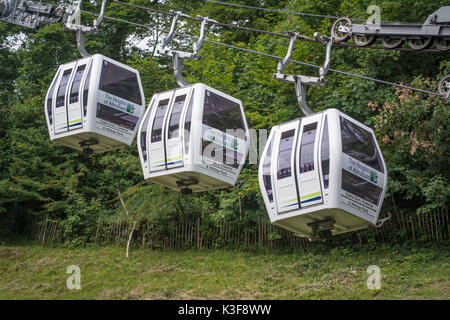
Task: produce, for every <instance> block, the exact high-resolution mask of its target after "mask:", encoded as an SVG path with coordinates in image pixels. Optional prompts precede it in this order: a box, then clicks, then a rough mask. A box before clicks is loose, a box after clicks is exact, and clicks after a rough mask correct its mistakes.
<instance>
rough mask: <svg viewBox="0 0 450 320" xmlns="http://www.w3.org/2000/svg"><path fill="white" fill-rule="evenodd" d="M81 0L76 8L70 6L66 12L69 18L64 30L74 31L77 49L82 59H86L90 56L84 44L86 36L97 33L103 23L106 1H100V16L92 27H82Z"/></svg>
mask: <svg viewBox="0 0 450 320" xmlns="http://www.w3.org/2000/svg"><path fill="white" fill-rule="evenodd" d="M82 2H83V0H79V1H78V4H77V5H76V6H71V7H70V8H69V10H68V12H69V16H68V18H67V21H66V23H65V26H66V28H68V29H70V30H75V31H76V32H77V47H78V51H79V52H80V54H81V56H82V57H83V58H87V57H89V56H90V54H89V53H88V52H87V51H86V48H85V47H84V44H85V42H86V35H87V34H88V33H98V27H99V26H100V24H101V23H102V21H103V17H104V15H105V6H106V0H102V6H101V9H100V15H99V16H98V17H97V19H95V20H94V23H93V25H94V26H93V27H88V26H84V25H82V24H81V4H82Z"/></svg>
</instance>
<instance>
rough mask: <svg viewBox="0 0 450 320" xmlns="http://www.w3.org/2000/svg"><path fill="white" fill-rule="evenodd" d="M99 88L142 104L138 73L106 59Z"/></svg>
mask: <svg viewBox="0 0 450 320" xmlns="http://www.w3.org/2000/svg"><path fill="white" fill-rule="evenodd" d="M99 89H100V90H102V91H105V92H107V93H109V94H112V95H114V96H116V97H119V98H122V99H125V100H128V101H131V102H134V103H136V104H142V96H141V91H140V88H139V82H138V78H137V74H136V73H135V72H133V71H130V70H127V69H124V68H121V67H119V66H117V65H115V64H113V63H110V62H108V61H106V60H105V61H103V66H102V73H101V76H100V84H99Z"/></svg>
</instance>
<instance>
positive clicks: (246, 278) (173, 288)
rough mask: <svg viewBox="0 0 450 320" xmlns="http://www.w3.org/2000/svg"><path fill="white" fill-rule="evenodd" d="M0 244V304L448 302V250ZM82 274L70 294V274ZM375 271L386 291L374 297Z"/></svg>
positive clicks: (382, 287) (449, 252)
mask: <svg viewBox="0 0 450 320" xmlns="http://www.w3.org/2000/svg"><path fill="white" fill-rule="evenodd" d="M124 253H125V250H124V248H121V247H90V248H86V249H67V248H52V247H43V246H39V245H32V244H31V245H30V244H28V245H14V246H11V245H0V299H446V300H448V299H449V298H450V250H449V247H440V248H439V247H431V248H404V247H392V248H389V247H383V248H378V249H375V250H373V249H371V248H370V247H362V248H360V249H358V250H355V249H349V248H335V249H327V250H322V251H320V250H305V251H298V252H294V251H292V252H267V251H266V252H249V251H245V252H243V251H238V250H233V251H232V250H219V251H201V250H186V251H155V250H150V249H132V250H131V257H130V258H129V259H125V258H124ZM70 265H77V266H79V267H80V269H81V290H69V289H68V288H67V286H66V280H67V278H68V277H69V276H70V274H67V273H66V270H67V267H68V266H70ZM370 265H377V266H379V267H380V268H381V289H379V290H369V289H367V286H366V279H367V277H368V276H369V274H367V273H366V270H367V268H368V267H369V266H370Z"/></svg>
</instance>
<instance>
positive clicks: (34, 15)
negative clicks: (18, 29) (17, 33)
mask: <svg viewBox="0 0 450 320" xmlns="http://www.w3.org/2000/svg"><path fill="white" fill-rule="evenodd" d="M66 19H67V12H66V11H65V9H64V8H63V7H61V6H55V5H53V4H49V3H44V2H40V1H28V0H0V21H4V22H8V23H12V24H15V25H19V26H22V27H26V28H31V29H37V28H39V27H42V26H44V25H47V24H50V23H53V22H59V21H65V20H66Z"/></svg>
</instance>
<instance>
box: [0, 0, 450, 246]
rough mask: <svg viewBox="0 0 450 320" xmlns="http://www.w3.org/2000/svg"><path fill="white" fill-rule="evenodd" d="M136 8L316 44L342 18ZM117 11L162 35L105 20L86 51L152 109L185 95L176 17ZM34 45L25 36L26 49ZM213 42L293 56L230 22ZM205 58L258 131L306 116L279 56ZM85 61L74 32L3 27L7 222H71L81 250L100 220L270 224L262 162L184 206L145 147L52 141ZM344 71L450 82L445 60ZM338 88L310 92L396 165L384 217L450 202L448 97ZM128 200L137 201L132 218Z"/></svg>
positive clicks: (363, 64) (342, 8)
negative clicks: (148, 178) (48, 116)
mask: <svg viewBox="0 0 450 320" xmlns="http://www.w3.org/2000/svg"><path fill="white" fill-rule="evenodd" d="M235 2H236V3H238V2H239V3H244V2H243V1H235ZM132 3H136V4H140V5H143V6H151V7H154V8H157V9H160V10H165V11H167V10H169V9H175V10H182V11H183V12H185V13H188V14H190V15H192V16H195V15H202V16H209V17H211V18H212V19H215V20H218V21H221V22H226V23H235V24H238V25H241V26H246V27H253V28H260V29H265V30H268V31H275V32H286V31H288V30H292V31H298V32H301V33H302V34H305V35H307V36H312V35H313V33H314V32H316V31H319V32H321V33H323V34H329V30H330V27H331V23H332V20H330V19H327V18H320V19H319V18H315V17H304V16H298V15H293V14H288V15H285V14H278V13H273V12H264V11H255V10H249V9H239V8H233V7H228V6H222V5H218V4H213V3H209V2H204V1H195V2H187V1H179V0H173V1H153V2H151V3H150V2H149V1H144V0H134V1H132ZM245 4H248V5H254V6H264V7H267V8H278V9H284V10H291V11H299V12H310V13H315V14H323V15H333V16H350V17H353V18H367V16H368V14H367V12H366V8H367V6H368V5H370V4H377V5H379V6H380V7H381V15H382V20H389V21H409V22H422V21H424V20H425V19H426V18H427V16H428V15H429V14H430V13H431V12H433V11H434V10H436V9H437V8H439V7H440V6H442V5H445V4H446V3H445V1H443V0H433V1H424V0H423V1H414V0H406V1H394V0H389V1H369V0H364V1H355V0H344V1H337V0H329V1H323V0H312V1H300V0H285V1H274V0H265V1H256V0H252V1H245ZM99 5H100V2H97V3H89V2H86V3H84V4H83V8H84V9H85V10H87V11H92V12H98V11H99ZM106 15H108V16H110V17H115V18H118V19H125V20H129V21H133V22H136V23H140V24H146V25H148V26H149V27H150V28H157V29H158V31H157V32H152V30H151V29H146V28H139V27H137V26H132V25H129V24H125V23H121V22H117V21H114V20H111V19H105V20H104V22H103V23H102V25H101V28H100V33H99V34H96V35H94V34H90V35H89V36H88V37H87V42H86V48H87V50H88V51H89V52H91V53H102V54H104V55H107V56H110V57H112V58H114V59H118V60H120V61H122V62H124V63H127V64H129V65H131V66H133V67H135V68H137V69H138V70H139V71H140V75H141V78H142V82H143V87H144V92H145V97H146V102H147V104H148V102H149V101H150V99H151V97H152V95H153V94H154V93H157V92H161V91H165V90H169V89H172V88H175V87H176V83H175V81H174V77H173V66H172V62H171V60H170V59H168V58H163V57H153V52H154V49H155V44H156V43H157V42H158V41H159V40H160V39H161V37H162V36H163V33H162V30H167V29H168V28H169V26H170V22H171V19H170V18H169V17H164V16H161V15H158V14H154V13H148V12H146V11H144V10H139V9H136V8H130V7H126V6H122V5H119V4H117V3H109V4H108V5H107V8H106ZM92 19H93V17H92V16H90V15H87V14H83V21H84V22H85V23H91V22H92ZM179 25H180V26H181V27H180V29H179V32H186V33H189V34H191V35H193V36H198V23H196V22H192V21H187V22H186V23H185V24H183V25H182V24H181V23H180V24H179ZM21 37H23V38H24V41H23V43H21V44H20V41H19V40H18V39H19V38H21ZM175 38H176V39H175V40H176V45H175V46H176V47H178V48H185V49H187V50H190V48H191V45H192V41H193V40H186V39H184V38H181V37H175ZM144 39H145V41H147V45H148V48H142V47H140V48H139V47H138V46H137V44H138V43H139V42H141V44H143V43H145V42H142V41H144ZM208 39H210V40H216V41H218V42H222V43H228V44H232V45H235V46H239V47H245V48H249V49H253V50H257V51H261V52H267V53H270V54H275V55H278V56H284V55H285V53H286V50H287V45H288V39H283V38H276V37H272V36H268V35H264V34H257V33H252V32H247V31H236V30H232V29H229V28H226V27H218V26H214V27H208ZM14 44H16V45H17V47H13V45H14ZM200 55H201V57H202V59H201V60H198V61H186V63H185V70H184V74H185V78H186V80H187V81H189V82H192V83H194V82H203V83H206V84H208V85H210V86H212V87H215V88H217V89H218V90H222V91H224V92H227V93H228V94H230V95H233V96H235V97H237V98H239V99H241V100H242V102H243V105H244V108H245V113H246V116H247V120H248V123H249V126H250V127H252V128H255V129H270V128H271V127H272V126H273V125H275V124H279V123H281V122H283V121H287V120H291V119H294V118H298V117H300V116H301V113H300V111H299V108H298V105H297V100H296V97H295V93H294V88H293V86H292V85H289V84H286V83H281V82H277V81H276V80H274V79H272V77H271V75H272V73H274V72H275V70H276V63H277V61H275V60H273V59H270V58H268V57H265V56H260V55H254V54H250V53H245V52H242V51H237V50H234V49H231V48H226V47H222V46H216V45H213V44H211V43H204V46H203V48H202V50H201V51H200ZM78 57H79V56H78V52H77V49H76V41H75V34H74V33H73V32H71V31H68V30H66V29H64V27H63V26H62V25H61V24H53V25H49V26H46V27H44V28H42V29H40V30H38V31H37V32H35V33H33V32H30V31H28V30H22V29H21V28H18V27H14V26H11V25H7V24H5V23H0V68H1V70H0V138H1V140H0V221H1V219H2V217H5V216H6V215H8V216H17V217H23V215H24V214H26V213H34V214H40V215H46V216H48V217H49V218H51V219H54V220H56V221H59V222H60V224H61V225H62V226H63V228H64V230H65V234H66V236H67V237H68V239H69V240H68V243H67V245H69V246H78V245H83V244H85V243H86V242H89V241H90V240H91V239H92V236H93V235H92V233H93V232H95V231H93V230H94V229H95V224H96V221H97V218H98V217H102V218H104V219H119V218H120V219H128V220H130V221H135V219H138V221H139V224H141V223H151V222H152V221H153V222H154V221H160V220H164V219H170V218H172V217H175V216H176V217H179V219H190V220H192V221H195V219H196V218H198V217H199V216H202V217H203V218H205V217H206V220H205V219H204V221H208V223H209V224H211V226H214V225H216V224H218V223H219V222H221V221H229V222H233V223H237V224H238V226H239V227H240V228H242V230H250V229H254V228H255V226H254V221H255V218H256V217H257V216H258V215H266V212H265V208H264V205H263V203H262V199H261V196H260V190H259V185H258V179H257V166H256V165H249V164H246V165H245V167H244V169H243V171H242V174H241V177H240V178H242V179H245V182H244V183H243V185H242V186H241V187H240V189H233V190H220V191H211V192H205V193H203V194H199V195H195V196H193V197H182V196H181V195H179V194H177V193H175V192H173V191H170V190H168V189H165V188H163V187H160V186H157V185H153V184H150V183H146V182H143V181H142V180H143V178H142V173H141V168H140V163H139V160H138V156H137V154H138V153H137V150H136V145H135V144H133V145H132V147H130V148H123V149H121V150H117V151H113V152H108V153H105V154H100V155H95V156H92V157H87V156H85V155H83V154H81V153H79V152H77V151H73V150H71V149H68V148H66V147H63V146H60V145H58V144H55V143H51V142H50V141H49V139H48V133H47V128H46V122H45V116H44V112H43V102H44V97H45V94H46V91H47V90H48V86H49V85H50V83H51V80H52V78H53V77H54V75H55V70H56V68H57V67H58V66H59V65H60V64H62V63H65V62H68V61H71V60H75V59H77V58H78ZM324 57H325V48H324V47H323V46H322V45H319V44H316V43H309V42H298V43H297V44H296V46H295V50H294V53H293V56H292V58H293V59H295V60H300V61H305V62H308V63H313V64H321V63H322V62H323V60H324ZM332 68H334V69H339V70H344V71H349V72H353V73H357V74H361V75H365V76H370V77H375V78H380V79H385V80H388V81H392V82H404V83H411V84H413V85H414V86H416V87H419V88H424V89H430V90H434V91H435V90H436V80H437V79H440V78H441V77H442V76H443V75H445V74H448V73H450V61H448V57H447V55H446V54H445V53H433V54H429V53H409V52H396V51H388V50H367V49H356V48H341V47H337V46H335V47H334V48H333V53H332ZM286 72H289V73H300V72H301V73H302V74H310V75H317V73H318V70H317V69H315V68H309V67H304V66H299V65H294V64H289V65H288V68H287V70H286ZM327 79H328V82H329V85H328V86H327V87H316V88H311V89H310V90H309V92H308V102H309V104H310V106H311V107H312V108H313V109H314V110H317V111H321V110H325V109H327V108H331V107H334V108H338V109H340V110H342V111H344V112H346V113H348V114H349V115H351V116H352V117H355V118H356V119H358V120H360V121H362V122H364V123H366V124H367V125H369V126H372V127H374V128H375V131H376V135H377V138H378V140H379V142H380V145H381V148H382V151H383V154H384V157H385V159H386V161H387V164H388V173H389V193H388V195H387V198H386V201H385V210H389V211H390V209H391V207H395V208H396V209H398V210H402V211H409V212H416V211H417V212H427V211H429V210H432V209H434V208H438V207H441V206H443V205H448V199H449V198H450V197H449V195H450V191H449V190H450V189H449V171H448V168H449V162H448V161H449V160H448V159H449V145H450V144H449V136H450V135H449V123H448V122H449V111H448V110H449V108H448V102H446V101H444V100H443V99H441V98H438V97H433V96H423V95H417V94H413V93H411V92H408V91H403V90H395V88H392V87H389V86H385V85H381V84H375V83H373V82H369V81H366V80H362V79H358V78H350V77H347V76H344V75H339V74H334V73H330V74H329V75H328V76H327ZM431 79H432V80H431ZM118 192H121V194H122V196H123V198H124V199H125V203H126V207H127V209H128V212H129V215H128V216H127V215H126V213H125V212H124V208H123V207H122V205H121V203H120V199H119V196H118ZM394 200H395V202H396V203H394V202H393V201H394ZM13 220H14V221H17V222H16V223H17V226H18V228H14V230H22V229H23V228H20V226H21V224H22V223H23V219H13ZM139 224H138V225H139ZM205 228H207V227H206V226H205ZM211 230H212V229H211ZM210 236H211V237H212V238H214V237H215V236H216V235H214V234H211V235H210ZM272 237H273V238H274V239H276V238H277V237H279V234H276V233H274V234H273V235H272Z"/></svg>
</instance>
